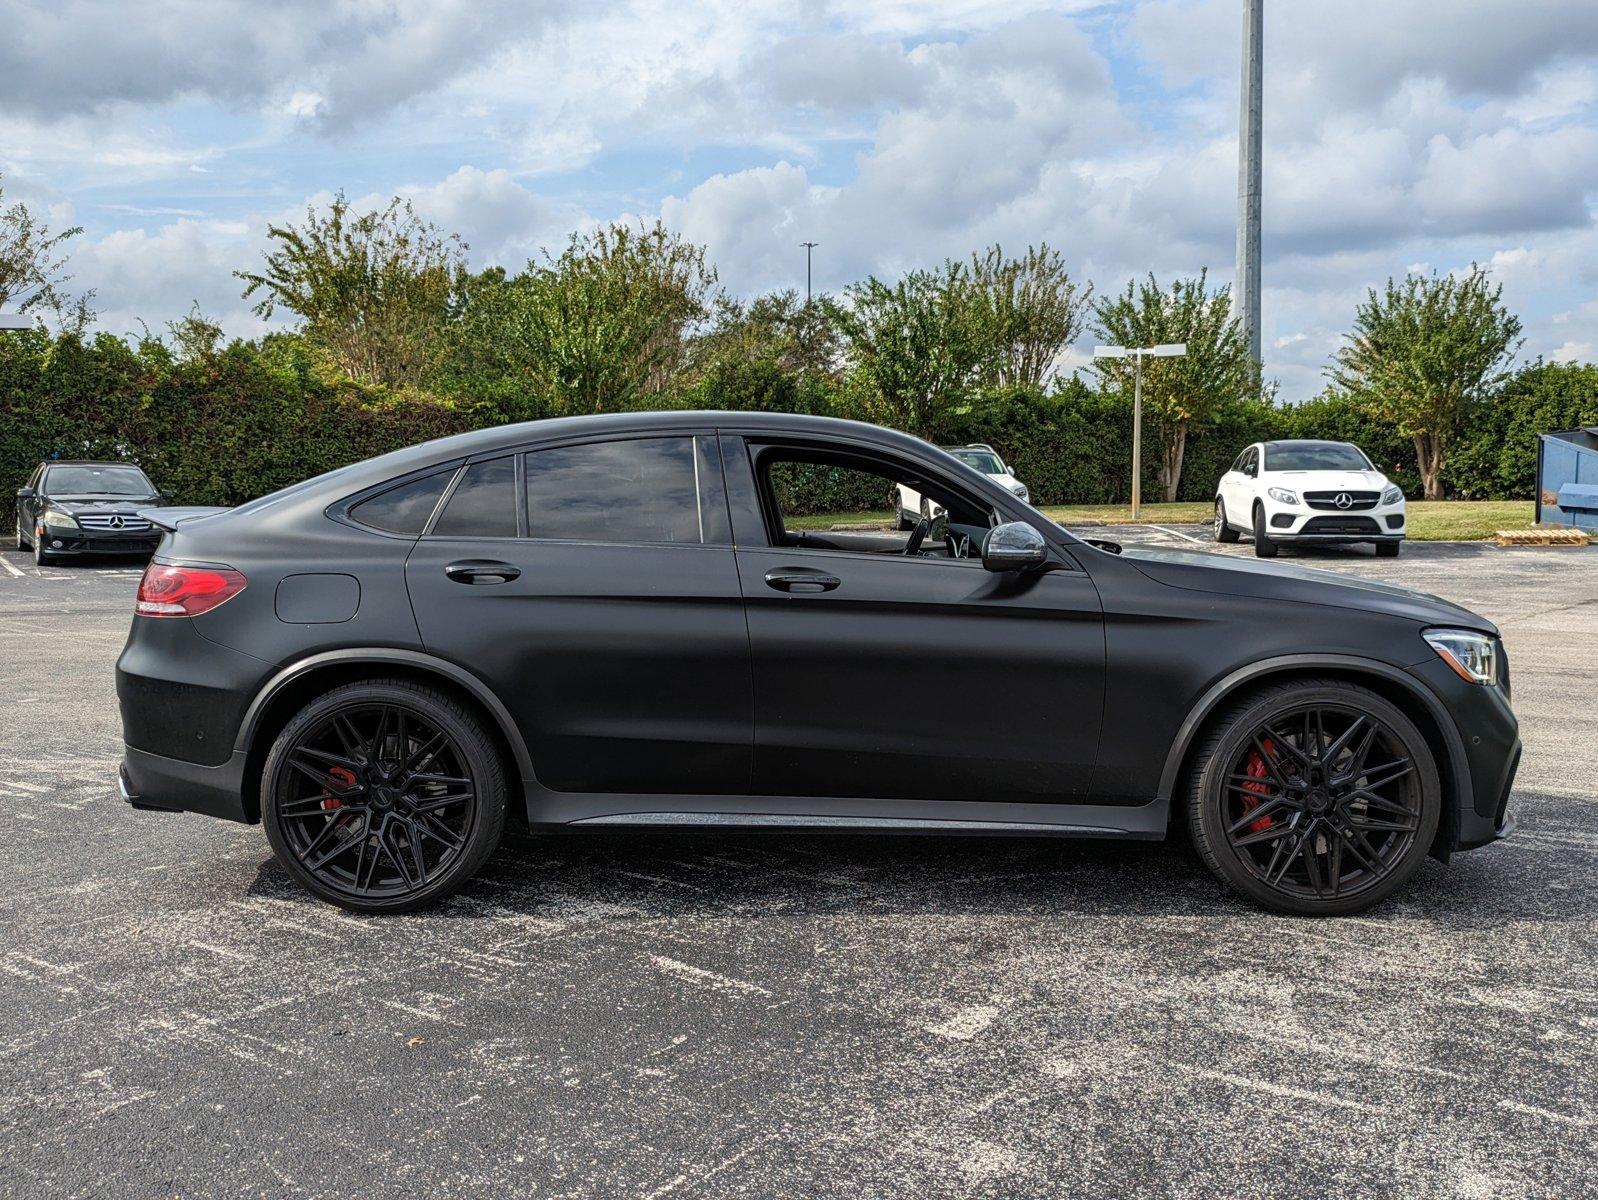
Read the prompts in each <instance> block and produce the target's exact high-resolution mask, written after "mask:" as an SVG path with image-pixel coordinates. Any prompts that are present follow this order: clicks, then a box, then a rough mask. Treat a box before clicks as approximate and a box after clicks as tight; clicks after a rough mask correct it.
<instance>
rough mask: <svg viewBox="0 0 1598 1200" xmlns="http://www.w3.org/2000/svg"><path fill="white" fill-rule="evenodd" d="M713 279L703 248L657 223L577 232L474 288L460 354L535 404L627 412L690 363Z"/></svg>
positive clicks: (558, 409)
mask: <svg viewBox="0 0 1598 1200" xmlns="http://www.w3.org/2000/svg"><path fill="white" fill-rule="evenodd" d="M715 282H716V273H715V271H714V270H713V269H712V268H711V267H710V266H709V265H708V264H707V263H706V261H705V252H704V249H703V248H702V247H700V246H696V245H694V244H693V243H691V242H686V241H684V240H683V239H682V238H681V237H679V236H678V235H677V234H675V233H672V232H671V231H670V230H668V229H667V228H666V227H665V226H664V225H662V224H660V223H659V222H656V223H655V224H654V225H653V226H644V225H640V226H638V227H633V226H629V225H611V226H609V227H606V228H603V229H599V230H596V231H594V232H593V233H590V234H586V235H574V236H573V237H572V239H571V242H570V244H569V245H568V246H567V247H566V249H565V250H564V251H563V252H562V253H561V254H560V256H559V257H558V258H546V262H545V263H544V265H542V266H535V265H533V264H529V265H528V269H527V270H526V271H525V272H522V273H521V274H519V275H515V276H510V277H503V276H501V277H499V278H497V279H494V280H490V281H486V283H485V285H483V286H478V287H473V288H470V289H468V296H467V302H466V305H465V313H464V318H463V321H464V324H463V328H462V337H463V338H464V340H465V342H466V345H465V346H463V352H464V354H465V356H466V358H467V359H468V360H470V361H472V362H473V363H474V364H475V365H474V367H473V369H474V370H475V371H477V372H479V373H480V374H492V373H494V372H498V373H499V375H500V377H501V378H502V379H504V380H506V381H507V382H508V385H509V386H510V387H511V388H513V389H516V390H520V391H521V392H524V393H530V395H531V400H532V404H531V407H532V408H533V409H534V410H535V411H539V412H544V413H595V412H612V411H616V410H622V409H628V408H632V407H635V406H636V405H637V404H638V403H639V402H640V401H641V400H643V399H645V398H647V397H652V396H658V395H660V394H661V393H663V392H665V391H667V390H668V389H669V388H670V387H671V386H672V385H673V384H674V382H675V381H676V380H677V378H678V376H679V375H680V374H681V372H682V371H683V369H684V367H685V364H686V362H687V359H688V338H689V334H690V332H691V331H692V330H693V329H694V327H695V326H696V325H697V324H698V323H699V322H701V321H703V320H704V319H705V318H706V316H707V315H708V314H709V311H710V305H711V303H712V302H713V299H714V297H713V290H714V287H715ZM522 403H523V405H524V407H525V406H527V402H526V401H523V402H522Z"/></svg>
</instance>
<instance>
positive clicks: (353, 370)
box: [234, 192, 466, 386]
mask: <svg viewBox="0 0 1598 1200" xmlns="http://www.w3.org/2000/svg"><path fill="white" fill-rule="evenodd" d="M267 234H268V236H269V237H270V239H271V240H272V242H273V243H274V246H273V248H272V249H271V250H269V251H268V252H267V254H266V266H265V268H264V269H263V270H262V271H260V272H258V273H252V272H248V271H236V272H234V274H235V275H237V276H238V278H240V279H242V280H243V281H244V282H245V285H246V286H245V288H244V295H245V297H246V298H249V297H251V296H254V295H256V294H257V293H261V299H260V301H259V302H258V303H257V304H256V306H255V312H256V313H257V314H258V315H259V316H261V317H270V316H271V315H272V314H273V312H275V311H276V310H277V309H279V308H285V309H287V310H289V311H290V312H293V313H297V314H299V316H301V317H302V318H304V320H305V330H304V333H305V339H306V341H307V343H309V344H310V345H311V346H312V347H313V348H314V349H315V350H317V351H318V352H320V353H321V354H323V355H324V356H325V357H326V358H327V360H328V361H329V362H330V363H331V364H332V365H333V366H335V367H336V368H338V369H339V370H340V371H343V372H344V373H345V374H346V375H349V376H350V377H351V378H353V379H357V380H361V381H363V382H366V383H381V384H388V385H391V386H417V385H420V384H422V383H424V382H425V381H426V380H427V379H428V377H429V376H430V375H431V374H432V373H433V371H434V370H435V369H436V368H437V367H438V365H439V362H440V360H441V357H442V353H443V350H444V347H445V332H446V329H447V325H448V321H449V319H450V315H451V301H452V299H453V296H454V291H455V288H456V286H457V284H458V282H459V281H460V278H461V276H462V275H464V273H465V262H466V244H465V243H464V242H463V241H461V239H460V238H459V236H457V235H455V234H447V235H446V234H444V233H442V232H440V230H439V229H438V228H437V227H436V226H435V225H433V224H431V223H430V222H428V221H425V220H423V219H422V218H421V217H419V216H417V215H416V213H415V211H414V210H413V209H412V208H411V203H410V201H408V200H403V199H400V198H399V197H396V198H394V199H393V200H390V201H389V202H388V204H387V205H386V206H384V207H383V208H382V209H380V210H378V211H376V212H368V213H356V212H355V211H354V210H353V209H352V208H351V207H350V204H349V201H347V200H346V199H345V198H344V194H343V193H342V192H340V193H339V194H338V195H337V196H335V197H333V200H332V202H331V203H330V204H329V205H328V207H327V211H326V212H325V213H320V212H318V211H317V210H316V209H315V208H314V207H313V208H308V209H307V210H306V213H305V224H304V225H303V226H294V225H273V226H271V227H270V228H269V229H268V231H267Z"/></svg>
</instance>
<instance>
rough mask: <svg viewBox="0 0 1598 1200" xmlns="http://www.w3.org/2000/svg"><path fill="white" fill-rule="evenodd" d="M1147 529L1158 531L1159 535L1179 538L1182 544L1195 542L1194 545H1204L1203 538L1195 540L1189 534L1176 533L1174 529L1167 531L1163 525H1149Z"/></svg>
mask: <svg viewBox="0 0 1598 1200" xmlns="http://www.w3.org/2000/svg"><path fill="white" fill-rule="evenodd" d="M1149 528H1150V529H1158V530H1159V531H1160V532H1161V533H1168V534H1170V535H1171V536H1172V537H1179V538H1181V539H1182V540H1183V541H1184V542H1196V543H1198V544H1199V545H1201V546H1202V545H1203V544H1204V539H1203V538H1196V537H1193V536H1191V535H1190V534H1186V533H1178V532H1177V531H1176V530H1174V529H1167V528H1166V527H1165V526H1164V525H1150V526H1149Z"/></svg>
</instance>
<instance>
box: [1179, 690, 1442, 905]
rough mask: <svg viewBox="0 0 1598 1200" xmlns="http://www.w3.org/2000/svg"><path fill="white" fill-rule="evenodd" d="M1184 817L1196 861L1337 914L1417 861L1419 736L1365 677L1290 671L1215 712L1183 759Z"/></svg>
mask: <svg viewBox="0 0 1598 1200" xmlns="http://www.w3.org/2000/svg"><path fill="white" fill-rule="evenodd" d="M1189 783H1190V789H1189V795H1188V801H1189V804H1188V825H1189V830H1190V832H1191V834H1192V838H1193V844H1194V846H1195V847H1197V849H1198V851H1199V854H1200V855H1201V856H1202V857H1203V859H1204V861H1205V862H1206V863H1207V864H1208V865H1209V867H1210V869H1211V870H1213V871H1214V872H1215V873H1216V874H1217V875H1219V876H1220V877H1221V878H1222V879H1223V880H1225V881H1226V882H1227V883H1229V884H1231V885H1232V886H1233V887H1234V888H1236V889H1237V890H1239V891H1241V892H1243V893H1244V894H1246V895H1248V896H1250V897H1252V898H1253V899H1255V900H1257V901H1259V902H1260V903H1261V904H1264V905H1266V906H1267V907H1269V908H1274V909H1276V910H1278V911H1280V912H1287V913H1296V914H1300V915H1304V916H1339V915H1342V914H1345V913H1353V912H1359V911H1361V910H1362V909H1366V908H1369V907H1371V906H1372V905H1374V904H1377V903H1379V902H1381V901H1382V900H1385V899H1386V898H1387V897H1388V896H1390V895H1392V893H1393V892H1394V891H1396V890H1397V889H1398V888H1400V887H1402V886H1403V885H1404V883H1405V882H1406V881H1408V880H1409V878H1410V877H1411V876H1412V875H1414V874H1415V872H1416V871H1417V870H1419V869H1420V865H1421V863H1422V862H1423V861H1424V859H1425V857H1426V854H1427V852H1428V850H1429V849H1430V847H1431V843H1432V838H1433V836H1434V835H1435V834H1436V832H1437V824H1438V820H1439V818H1440V815H1441V812H1442V787H1441V784H1440V782H1439V779H1438V774H1437V765H1436V763H1435V761H1434V760H1433V758H1432V753H1431V749H1430V747H1428V745H1427V744H1426V739H1425V738H1424V737H1423V736H1422V735H1421V733H1420V730H1418V729H1417V728H1416V727H1415V723H1414V722H1413V721H1411V720H1410V719H1409V718H1408V717H1406V716H1405V715H1404V714H1403V713H1402V712H1401V711H1400V710H1399V709H1398V708H1397V707H1396V706H1395V705H1393V704H1392V703H1390V702H1389V701H1387V700H1386V699H1384V698H1383V697H1381V696H1378V695H1377V694H1376V693H1375V692H1372V691H1370V690H1369V689H1368V688H1364V687H1360V686H1358V685H1357V684H1353V683H1349V682H1345V681H1343V680H1337V679H1311V680H1298V681H1294V682H1291V683H1284V684H1278V685H1276V686H1274V687H1269V688H1265V689H1263V690H1261V691H1259V692H1256V693H1254V694H1253V695H1252V696H1250V697H1249V698H1248V699H1246V700H1244V701H1242V702H1241V703H1239V704H1237V705H1235V706H1234V707H1233V708H1232V709H1231V710H1229V711H1228V712H1226V713H1225V714H1224V715H1223V716H1222V717H1221V718H1220V719H1219V720H1217V721H1216V722H1215V723H1214V724H1213V725H1212V726H1211V727H1210V728H1209V730H1208V732H1207V733H1206V734H1205V736H1204V738H1203V740H1202V741H1201V742H1200V744H1199V746H1198V748H1197V750H1196V751H1195V753H1194V756H1193V759H1192V761H1191V763H1190V772H1189Z"/></svg>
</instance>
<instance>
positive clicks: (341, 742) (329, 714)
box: [261, 680, 506, 913]
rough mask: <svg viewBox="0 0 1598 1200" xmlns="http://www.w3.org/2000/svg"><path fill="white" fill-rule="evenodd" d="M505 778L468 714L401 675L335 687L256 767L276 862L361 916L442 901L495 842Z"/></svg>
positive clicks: (305, 712)
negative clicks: (261, 764) (403, 678)
mask: <svg viewBox="0 0 1598 1200" xmlns="http://www.w3.org/2000/svg"><path fill="white" fill-rule="evenodd" d="M505 790H506V789H505V771H504V767H503V765H502V763H501V762H500V756H499V753H498V751H497V750H496V749H495V746H494V743H493V741H492V740H491V739H490V738H489V736H488V734H487V733H486V731H485V730H484V729H483V727H482V725H481V723H480V722H479V721H478V720H477V719H476V717H475V716H474V715H473V714H472V713H470V712H469V711H467V710H466V709H465V708H463V707H462V706H461V705H460V704H459V703H457V702H456V701H455V700H454V699H453V698H452V697H450V696H448V695H446V694H445V693H443V692H440V691H438V690H436V689H433V688H430V687H425V686H423V685H420V684H416V683H411V682H409V681H405V680H376V681H372V682H367V683H353V684H347V685H344V686H342V687H337V688H334V689H333V690H332V691H330V692H328V693H327V694H325V695H323V696H320V697H318V698H317V699H315V700H313V701H311V703H309V704H307V705H306V706H305V708H303V709H302V710H301V711H300V712H299V713H297V714H296V715H295V716H294V717H293V718H292V719H291V720H290V721H289V723H288V725H287V726H285V727H284V729H283V732H282V733H281V734H279V735H278V738H277V740H276V742H274V743H273V745H272V749H271V752H270V753H269V754H268V755H267V759H266V765H265V768H264V770H263V772H262V780H261V796H262V806H261V807H262V817H263V819H264V821H265V824H266V835H267V839H268V840H269V841H270V842H271V844H272V850H273V851H274V853H276V855H277V857H278V861H279V862H281V863H282V864H283V866H284V868H285V869H286V870H287V871H288V872H289V874H290V875H292V876H294V878H295V879H297V880H298V881H299V882H300V883H301V884H302V885H303V886H304V887H305V888H306V889H307V890H309V891H311V892H313V893H314V894H316V895H317V896H320V897H321V898H322V899H324V900H330V901H332V902H333V903H334V904H339V905H342V906H343V907H345V908H349V909H354V910H355V911H357V912H370V913H380V912H403V911H406V910H409V909H415V908H421V907H424V906H425V905H428V904H432V903H434V902H435V901H438V900H440V899H442V898H443V897H445V896H447V895H449V894H450V893H451V892H453V891H454V890H455V889H456V888H458V887H460V886H461V885H462V884H463V883H465V882H466V881H467V880H468V879H470V878H471V877H472V875H473V874H475V873H476V872H477V870H478V868H479V867H481V866H482V864H483V863H484V862H485V861H486V860H487V858H488V856H489V855H490V854H492V853H493V852H494V848H495V847H496V846H497V845H498V844H499V838H500V834H501V832H502V831H503V829H504V824H505Z"/></svg>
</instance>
